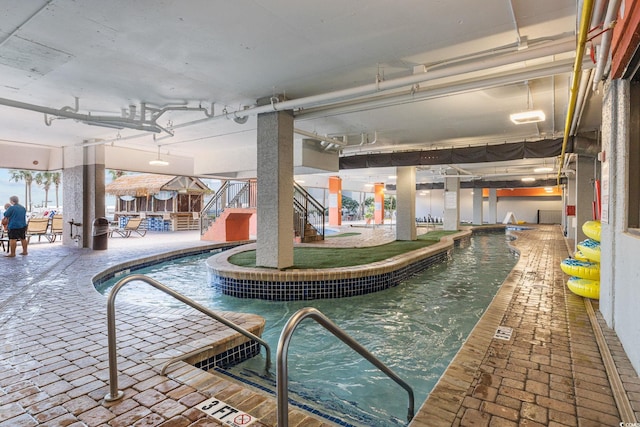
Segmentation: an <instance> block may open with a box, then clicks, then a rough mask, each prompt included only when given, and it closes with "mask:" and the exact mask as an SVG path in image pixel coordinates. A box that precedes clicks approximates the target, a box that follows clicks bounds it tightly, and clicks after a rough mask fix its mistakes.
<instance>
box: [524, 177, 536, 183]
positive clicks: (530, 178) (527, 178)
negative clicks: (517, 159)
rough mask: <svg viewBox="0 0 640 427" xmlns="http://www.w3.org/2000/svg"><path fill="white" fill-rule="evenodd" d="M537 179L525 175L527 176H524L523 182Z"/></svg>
mask: <svg viewBox="0 0 640 427" xmlns="http://www.w3.org/2000/svg"><path fill="white" fill-rule="evenodd" d="M535 180H536V179H535V178H533V177H525V178H522V182H533V181H535Z"/></svg>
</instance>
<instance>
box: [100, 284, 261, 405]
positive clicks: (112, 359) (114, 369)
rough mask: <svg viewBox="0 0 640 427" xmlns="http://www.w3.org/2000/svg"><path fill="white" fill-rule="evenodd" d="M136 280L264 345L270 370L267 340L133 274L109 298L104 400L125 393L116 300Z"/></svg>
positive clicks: (111, 399) (118, 397) (116, 287)
mask: <svg viewBox="0 0 640 427" xmlns="http://www.w3.org/2000/svg"><path fill="white" fill-rule="evenodd" d="M134 280H140V281H142V282H145V283H147V284H149V285H151V286H153V287H154V288H156V289H158V290H159V291H162V292H164V293H165V294H167V295H170V296H172V297H174V298H175V299H177V300H178V301H181V302H183V303H185V304H187V305H188V306H190V307H192V308H195V309H196V310H198V311H200V312H201V313H203V314H205V315H207V316H209V317H211V318H212V319H214V320H217V321H218V322H220V323H222V324H224V325H225V326H228V327H229V328H231V329H233V330H234V331H236V332H239V333H241V334H242V335H244V336H246V337H247V338H249V339H251V340H254V341H257V342H258V343H259V344H260V345H262V346H263V347H264V348H265V350H266V352H267V358H266V363H265V365H266V367H265V370H266V371H267V372H268V371H269V367H270V366H271V348H270V347H269V344H267V343H266V341H264V340H263V339H262V338H260V337H258V336H256V335H254V334H252V333H251V332H249V331H247V330H246V329H243V328H242V327H240V326H238V325H236V324H235V323H233V322H231V321H229V320H227V319H225V318H223V317H221V316H219V315H218V314H216V313H214V312H213V311H211V310H209V309H208V308H206V307H204V306H202V305H200V304H198V303H197V302H195V301H194V300H192V299H190V298H188V297H186V296H184V295H182V294H180V293H178V292H176V291H174V290H173V289H171V288H169V287H168V286H165V285H163V284H162V283H160V282H158V281H156V280H154V279H152V278H150V277H147V276H145V275H143V274H131V275H129V276H127V277H125V278H123V279H120V280H119V281H118V283H116V284H115V285H114V287H113V288H112V289H111V292H110V293H109V298H108V299H107V342H108V349H109V393H107V395H106V396H105V397H104V400H105V401H107V402H113V401H115V400H118V399H120V398H122V396H123V395H124V392H123V391H122V390H118V354H117V349H116V308H115V301H116V296H117V295H118V292H119V291H120V290H121V289H122V288H123V287H124V285H126V284H127V283H130V282H132V281H134Z"/></svg>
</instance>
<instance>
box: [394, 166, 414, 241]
mask: <svg viewBox="0 0 640 427" xmlns="http://www.w3.org/2000/svg"><path fill="white" fill-rule="evenodd" d="M396 176H397V180H396V197H397V201H396V203H397V204H396V239H397V240H416V239H417V238H418V234H417V231H416V168H415V166H404V167H399V168H396Z"/></svg>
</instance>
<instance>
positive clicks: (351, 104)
mask: <svg viewBox="0 0 640 427" xmlns="http://www.w3.org/2000/svg"><path fill="white" fill-rule="evenodd" d="M573 64H574V60H573V59H566V60H561V61H556V62H555V63H553V64H541V65H536V66H533V67H530V68H528V69H527V70H525V71H522V70H513V71H508V72H502V73H500V74H498V75H496V76H489V77H484V78H474V79H469V80H464V81H459V82H456V83H448V84H445V85H442V86H432V87H425V88H419V89H417V90H404V91H401V92H398V91H396V92H393V93H387V94H377V95H376V96H371V97H368V98H366V99H358V100H351V101H344V102H341V103H335V104H332V105H329V106H323V107H316V108H310V109H303V110H301V111H299V112H298V113H296V120H309V119H316V118H319V117H329V116H332V115H338V114H347V113H353V112H359V111H363V110H367V109H375V108H381V107H390V106H395V105H401V104H407V103H412V102H417V101H424V100H428V99H434V98H438V97H442V96H449V95H455V94H459V93H464V92H470V91H474V90H479V89H486V88H490V87H499V86H505V85H508V84H514V83H520V82H522V81H523V80H528V79H536V78H542V77H549V76H553V75H555V74H558V73H568V72H571V70H572V67H573ZM583 66H584V67H585V68H587V67H592V66H594V65H593V63H592V62H591V61H590V60H588V59H585V60H584V64H583Z"/></svg>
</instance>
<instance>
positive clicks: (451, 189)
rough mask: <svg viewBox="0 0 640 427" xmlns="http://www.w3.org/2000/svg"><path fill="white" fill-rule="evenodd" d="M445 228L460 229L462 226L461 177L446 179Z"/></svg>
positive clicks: (450, 229) (443, 226)
mask: <svg viewBox="0 0 640 427" xmlns="http://www.w3.org/2000/svg"><path fill="white" fill-rule="evenodd" d="M442 222H443V223H442V228H443V229H444V230H449V231H453V230H458V229H459V228H460V178H457V177H456V178H447V177H445V179H444V219H443V220H442Z"/></svg>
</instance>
